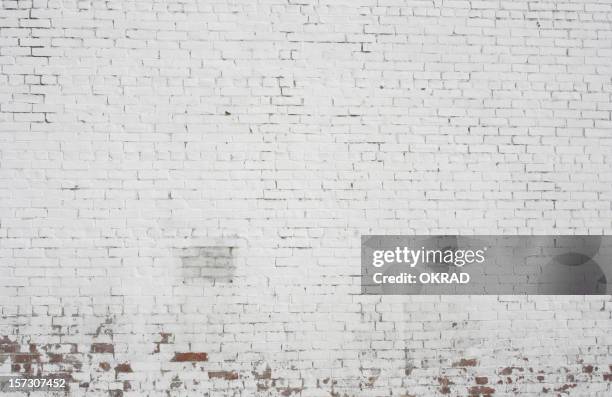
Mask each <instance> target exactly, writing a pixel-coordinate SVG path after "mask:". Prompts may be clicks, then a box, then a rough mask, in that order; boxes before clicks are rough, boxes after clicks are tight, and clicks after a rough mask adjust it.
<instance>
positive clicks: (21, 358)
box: [13, 353, 40, 364]
mask: <svg viewBox="0 0 612 397" xmlns="http://www.w3.org/2000/svg"><path fill="white" fill-rule="evenodd" d="M39 357H40V354H30V353H19V354H15V355H14V356H13V362H14V363H19V364H29V363H32V362H34V361H38V359H39Z"/></svg>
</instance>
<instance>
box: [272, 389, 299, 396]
mask: <svg viewBox="0 0 612 397" xmlns="http://www.w3.org/2000/svg"><path fill="white" fill-rule="evenodd" d="M303 390H304V388H302V387H287V388H284V389H277V391H279V392H280V394H281V396H284V397H289V396H291V395H294V394H296V395H298V394H300V393H302V391H303Z"/></svg>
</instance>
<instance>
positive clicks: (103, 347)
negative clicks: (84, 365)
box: [90, 343, 115, 353]
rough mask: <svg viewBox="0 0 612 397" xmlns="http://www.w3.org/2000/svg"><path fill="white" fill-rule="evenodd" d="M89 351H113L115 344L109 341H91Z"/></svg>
mask: <svg viewBox="0 0 612 397" xmlns="http://www.w3.org/2000/svg"><path fill="white" fill-rule="evenodd" d="M90 352H91V353H114V352H115V346H113V345H112V344H110V343H92V344H91V350H90Z"/></svg>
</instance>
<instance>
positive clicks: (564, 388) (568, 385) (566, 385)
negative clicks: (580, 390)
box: [555, 383, 576, 394]
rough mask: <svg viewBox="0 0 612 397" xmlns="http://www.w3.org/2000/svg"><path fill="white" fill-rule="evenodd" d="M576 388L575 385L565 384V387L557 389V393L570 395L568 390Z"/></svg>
mask: <svg viewBox="0 0 612 397" xmlns="http://www.w3.org/2000/svg"><path fill="white" fill-rule="evenodd" d="M574 387H576V384H575V383H568V384H565V385H563V386H561V387H558V388H556V389H555V391H558V392H561V393H568V394H569V391H568V390H570V389H573V388H574Z"/></svg>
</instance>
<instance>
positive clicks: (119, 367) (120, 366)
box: [115, 363, 134, 373]
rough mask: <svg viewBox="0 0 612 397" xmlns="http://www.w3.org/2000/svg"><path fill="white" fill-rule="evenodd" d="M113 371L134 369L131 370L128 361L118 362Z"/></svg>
mask: <svg viewBox="0 0 612 397" xmlns="http://www.w3.org/2000/svg"><path fill="white" fill-rule="evenodd" d="M115 372H116V373H119V372H134V371H132V366H131V365H130V363H123V364H118V365H117V366H115Z"/></svg>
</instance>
